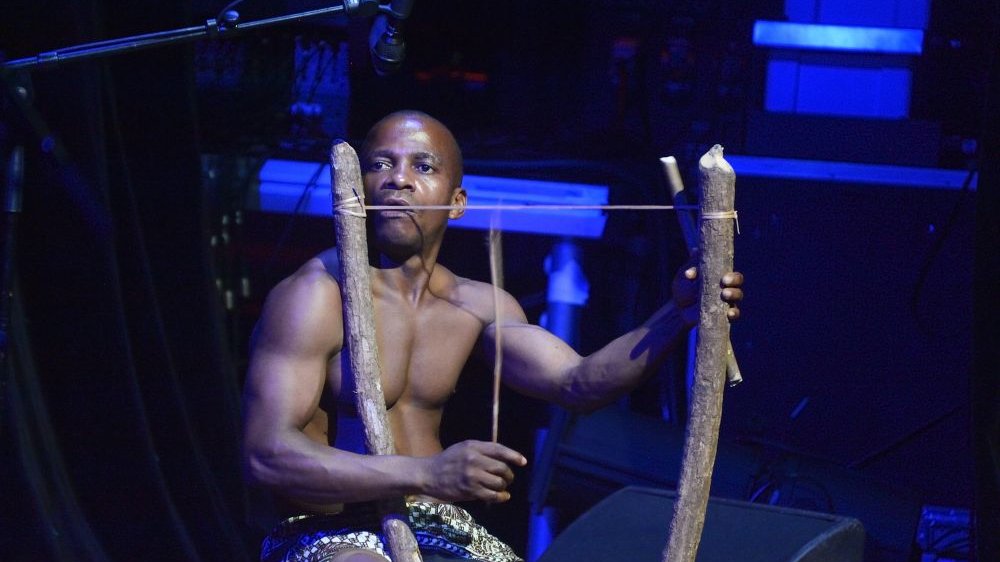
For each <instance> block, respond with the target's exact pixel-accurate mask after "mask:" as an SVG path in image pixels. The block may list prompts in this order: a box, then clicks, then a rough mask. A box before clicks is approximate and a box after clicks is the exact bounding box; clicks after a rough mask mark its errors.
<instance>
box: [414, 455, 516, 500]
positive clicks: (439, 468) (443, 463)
mask: <svg viewBox="0 0 1000 562" xmlns="http://www.w3.org/2000/svg"><path fill="white" fill-rule="evenodd" d="M427 461H428V462H427V463H426V464H425V465H424V470H425V475H424V479H423V480H424V483H425V484H424V486H423V488H424V489H425V493H426V494H427V495H429V496H432V497H434V498H437V499H439V500H443V501H448V502H457V501H465V500H483V501H487V502H505V501H507V500H509V499H510V492H508V491H507V487H508V486H510V483H511V481H513V480H514V470H513V467H521V466H525V465H526V464H528V460H527V459H526V458H524V455H522V454H521V453H518V452H517V451H515V450H513V449H511V448H509V447H505V446H503V445H500V444H498V443H490V442H486V441H463V442H461V443H457V444H455V445H452V446H451V447H448V448H447V449H445V450H444V451H442V452H440V453H438V454H436V455H434V456H433V457H428V458H427Z"/></svg>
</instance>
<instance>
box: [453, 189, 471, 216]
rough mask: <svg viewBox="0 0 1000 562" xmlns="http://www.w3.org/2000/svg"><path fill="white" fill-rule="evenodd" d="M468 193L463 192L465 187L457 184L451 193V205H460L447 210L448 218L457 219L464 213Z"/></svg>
mask: <svg viewBox="0 0 1000 562" xmlns="http://www.w3.org/2000/svg"><path fill="white" fill-rule="evenodd" d="M468 200H469V198H468V195H467V194H466V193H465V188H464V187H462V186H458V187H456V188H455V190H454V191H452V193H451V205H453V206H457V207H462V208H461V209H452V210H450V211H448V218H449V219H457V218H460V217H461V216H462V215H464V214H465V205H466V203H467V202H468Z"/></svg>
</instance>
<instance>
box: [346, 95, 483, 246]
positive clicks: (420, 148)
mask: <svg viewBox="0 0 1000 562" xmlns="http://www.w3.org/2000/svg"><path fill="white" fill-rule="evenodd" d="M361 158H362V161H361V169H362V175H363V179H364V186H365V199H366V200H367V201H368V204H369V205H398V206H399V207H400V210H398V211H396V210H391V211H376V212H374V213H373V215H374V216H373V217H372V220H373V223H374V224H373V226H374V229H375V235H376V239H377V241H378V244H379V247H380V249H382V250H384V251H391V252H392V253H399V252H405V253H410V252H413V253H416V252H419V251H420V250H421V249H423V248H425V247H426V245H427V244H431V243H435V242H437V241H439V240H440V239H441V237H442V235H443V234H444V229H445V226H446V224H447V222H448V218H449V216H450V217H457V216H460V215H461V212H460V211H457V212H456V211H411V210H407V209H406V207H407V206H411V205H461V204H464V203H465V191H464V190H463V189H461V187H459V185H458V183H459V182H458V171H459V166H460V162H459V158H460V155H459V154H458V151H457V148H456V147H455V144H454V140H453V138H452V137H451V133H449V132H448V130H447V129H445V128H444V126H442V125H441V124H440V123H437V122H435V121H432V120H427V119H423V118H421V117H419V116H412V115H404V116H394V117H390V118H388V119H386V120H383V121H382V122H380V123H379V124H378V125H376V128H375V129H373V130H372V132H371V133H370V134H369V137H368V139H367V140H366V144H365V150H364V153H363V154H362V155H361Z"/></svg>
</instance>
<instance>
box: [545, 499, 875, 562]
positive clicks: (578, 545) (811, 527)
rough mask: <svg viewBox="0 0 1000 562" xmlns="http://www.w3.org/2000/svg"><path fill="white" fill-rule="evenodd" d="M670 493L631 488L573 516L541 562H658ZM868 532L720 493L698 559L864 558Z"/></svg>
mask: <svg viewBox="0 0 1000 562" xmlns="http://www.w3.org/2000/svg"><path fill="white" fill-rule="evenodd" d="M676 497H677V494H676V493H675V492H670V491H666V490H658V489H654V488H642V487H628V488H623V489H622V490H619V491H618V492H615V493H614V494H611V495H610V496H608V497H607V498H605V499H604V500H602V501H601V502H600V503H598V504H597V505H595V506H594V507H593V508H591V509H590V510H589V511H587V512H586V513H584V514H583V515H582V516H581V517H580V518H579V519H577V520H576V521H574V522H573V523H572V524H571V525H569V527H567V528H566V530H565V531H563V532H562V533H561V534H560V535H559V536H558V537H557V538H556V540H555V541H554V542H553V543H552V545H551V546H550V547H549V549H548V550H547V551H545V554H544V555H542V557H541V558H540V559H539V562H571V561H572V562H619V561H628V562H657V561H659V560H662V557H663V556H662V553H663V548H664V546H666V543H667V534H668V528H669V526H670V518H671V517H672V515H673V510H674V501H675V499H676ZM864 540H865V533H864V529H863V528H862V526H861V523H860V522H858V521H857V520H856V519H851V518H849V517H839V516H836V515H829V514H825V513H814V512H810V511H802V510H798V509H788V508H779V507H773V506H768V505H760V504H753V503H747V502H739V501H732V500H723V499H712V500H709V502H708V512H707V514H706V517H705V528H704V531H703V533H702V537H701V546H700V547H699V549H698V557H697V561H698V562H861V560H862V555H863V553H864Z"/></svg>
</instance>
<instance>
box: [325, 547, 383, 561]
mask: <svg viewBox="0 0 1000 562" xmlns="http://www.w3.org/2000/svg"><path fill="white" fill-rule="evenodd" d="M330 562H388V560H387V559H386V558H385V557H384V556H382V555H381V554H379V553H377V552H372V551H370V550H348V551H345V552H341V553H340V554H338V555H336V556H334V557H333V558H331V559H330Z"/></svg>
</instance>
